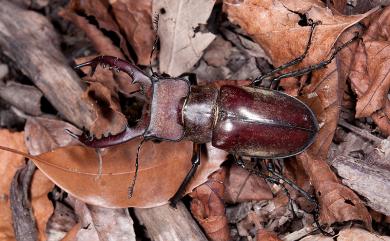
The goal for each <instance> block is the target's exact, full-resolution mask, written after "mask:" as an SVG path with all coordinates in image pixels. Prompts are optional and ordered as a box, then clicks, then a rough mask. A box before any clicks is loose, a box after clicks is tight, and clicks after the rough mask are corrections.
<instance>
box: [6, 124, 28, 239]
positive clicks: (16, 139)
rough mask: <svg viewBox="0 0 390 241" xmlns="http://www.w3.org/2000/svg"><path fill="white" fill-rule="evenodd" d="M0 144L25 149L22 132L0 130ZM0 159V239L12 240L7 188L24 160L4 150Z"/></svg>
mask: <svg viewBox="0 0 390 241" xmlns="http://www.w3.org/2000/svg"><path fill="white" fill-rule="evenodd" d="M0 145H2V146H6V147H9V148H13V149H17V150H21V151H26V147H25V145H24V141H23V132H15V133H11V132H9V131H8V130H5V129H2V130H0ZM0 160H1V162H0V175H1V179H0V213H1V215H0V240H14V239H15V234H14V229H13V227H12V213H11V205H10V200H9V198H10V193H9V189H10V185H11V182H12V179H13V177H14V174H15V172H16V171H17V170H18V169H19V168H21V167H23V166H24V165H25V160H24V157H23V156H20V155H17V154H14V153H11V152H5V151H0Z"/></svg>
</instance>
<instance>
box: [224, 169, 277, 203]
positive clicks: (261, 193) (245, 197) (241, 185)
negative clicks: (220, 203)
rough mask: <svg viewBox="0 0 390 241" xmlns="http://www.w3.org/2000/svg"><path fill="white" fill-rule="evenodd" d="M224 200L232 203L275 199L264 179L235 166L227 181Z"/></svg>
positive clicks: (228, 174)
mask: <svg viewBox="0 0 390 241" xmlns="http://www.w3.org/2000/svg"><path fill="white" fill-rule="evenodd" d="M225 188H226V190H225V194H224V200H225V201H226V202H230V203H240V202H245V201H261V200H270V199H272V198H273V195H272V192H271V190H270V188H269V186H268V184H267V183H266V182H265V180H264V178H261V177H259V176H257V175H254V174H251V173H249V172H248V171H247V170H245V169H243V168H240V167H238V166H236V165H233V166H232V167H231V168H230V169H229V171H228V173H227V176H226V179H225Z"/></svg>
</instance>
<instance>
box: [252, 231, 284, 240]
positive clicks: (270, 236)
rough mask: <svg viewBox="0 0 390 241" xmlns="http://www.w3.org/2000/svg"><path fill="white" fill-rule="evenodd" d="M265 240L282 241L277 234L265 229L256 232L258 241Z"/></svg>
mask: <svg viewBox="0 0 390 241" xmlns="http://www.w3.org/2000/svg"><path fill="white" fill-rule="evenodd" d="M263 240H267V241H280V239H279V238H278V236H277V235H276V234H275V233H273V232H269V231H267V230H265V229H258V230H257V232H256V241H263Z"/></svg>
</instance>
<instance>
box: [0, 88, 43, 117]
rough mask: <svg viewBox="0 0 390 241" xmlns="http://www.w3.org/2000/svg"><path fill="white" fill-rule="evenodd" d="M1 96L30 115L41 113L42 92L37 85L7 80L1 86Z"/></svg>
mask: <svg viewBox="0 0 390 241" xmlns="http://www.w3.org/2000/svg"><path fill="white" fill-rule="evenodd" d="M0 97H1V98H3V99H4V100H6V101H7V102H8V103H10V104H11V105H14V106H16V107H17V108H18V109H20V110H22V111H23V112H25V113H27V114H30V115H34V116H37V115H41V114H42V112H41V99H42V92H41V91H39V90H38V89H37V88H36V87H35V86H31V85H23V84H19V83H17V82H7V85H5V86H0Z"/></svg>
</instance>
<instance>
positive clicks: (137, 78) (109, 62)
mask: <svg viewBox="0 0 390 241" xmlns="http://www.w3.org/2000/svg"><path fill="white" fill-rule="evenodd" d="M98 64H100V65H102V66H103V68H104V67H107V66H108V67H109V68H110V69H114V70H115V71H117V72H119V71H123V72H125V73H127V74H128V75H129V76H130V77H131V78H132V79H133V81H132V83H133V84H134V83H139V84H140V85H141V91H142V93H143V94H144V95H145V96H146V97H150V95H151V86H152V81H151V79H150V78H149V77H148V76H147V75H145V74H144V72H143V71H142V70H140V69H139V68H138V67H137V66H135V65H134V64H132V63H129V62H128V61H126V60H123V59H119V58H117V57H113V56H99V57H96V58H94V59H92V60H90V61H88V62H85V63H82V64H78V65H76V66H74V68H75V69H80V68H82V67H85V66H91V68H92V71H91V76H92V75H93V74H94V73H95V70H96V67H97V65H98ZM149 108H150V104H149V103H148V102H146V103H145V104H144V107H143V110H142V117H141V119H140V120H139V121H138V123H137V125H136V126H134V127H128V126H127V127H126V129H125V130H124V131H122V132H120V133H118V134H116V135H109V136H107V137H102V138H100V139H96V138H94V137H93V136H88V134H87V133H85V132H84V133H83V134H81V135H77V134H75V133H73V132H71V131H70V130H66V131H67V132H68V134H69V135H71V136H72V137H74V138H76V139H78V140H79V141H80V142H81V143H83V144H85V145H86V146H89V147H94V148H104V147H109V146H113V145H118V144H121V143H124V142H126V141H129V140H131V139H134V138H136V137H138V136H142V135H143V134H144V133H145V130H146V128H147V127H148V126H149V123H150V113H149Z"/></svg>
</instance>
